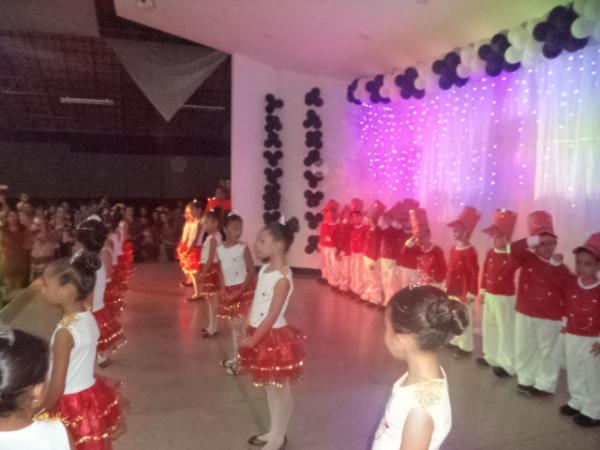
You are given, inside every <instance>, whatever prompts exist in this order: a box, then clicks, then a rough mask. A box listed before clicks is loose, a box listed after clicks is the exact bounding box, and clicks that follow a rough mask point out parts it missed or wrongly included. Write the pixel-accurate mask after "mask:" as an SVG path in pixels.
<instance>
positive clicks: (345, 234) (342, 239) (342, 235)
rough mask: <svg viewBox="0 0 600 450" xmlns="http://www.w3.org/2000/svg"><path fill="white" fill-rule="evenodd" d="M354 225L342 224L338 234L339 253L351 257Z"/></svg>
mask: <svg viewBox="0 0 600 450" xmlns="http://www.w3.org/2000/svg"><path fill="white" fill-rule="evenodd" d="M352 228H354V227H353V226H352V224H349V223H341V224H340V227H339V234H338V241H337V246H338V251H339V252H341V253H345V254H346V255H349V254H350V253H351V252H352Z"/></svg>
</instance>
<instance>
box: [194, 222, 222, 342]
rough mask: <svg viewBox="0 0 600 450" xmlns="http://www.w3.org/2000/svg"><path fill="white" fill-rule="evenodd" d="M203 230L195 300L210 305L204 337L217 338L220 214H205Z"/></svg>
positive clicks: (219, 283) (219, 280)
mask: <svg viewBox="0 0 600 450" xmlns="http://www.w3.org/2000/svg"><path fill="white" fill-rule="evenodd" d="M202 230H203V232H204V234H205V236H206V239H204V243H203V244H202V255H201V264H200V265H201V267H200V271H199V272H198V274H197V280H198V286H199V288H200V295H199V296H198V297H196V298H193V300H198V299H200V298H206V301H207V303H208V326H207V327H206V328H204V329H202V333H203V337H205V338H209V337H212V336H216V334H217V333H218V331H217V297H218V295H219V291H220V287H221V269H220V267H219V258H218V256H217V247H218V246H219V244H220V243H221V232H220V231H219V214H218V213H217V212H215V211H211V212H209V213H206V214H204V217H203V219H202Z"/></svg>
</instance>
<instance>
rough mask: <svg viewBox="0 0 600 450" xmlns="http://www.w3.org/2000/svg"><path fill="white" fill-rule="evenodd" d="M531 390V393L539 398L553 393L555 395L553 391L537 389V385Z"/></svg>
mask: <svg viewBox="0 0 600 450" xmlns="http://www.w3.org/2000/svg"><path fill="white" fill-rule="evenodd" d="M529 392H531V395H532V396H533V397H537V398H545V397H550V396H551V395H554V394H553V393H552V392H548V391H542V390H541V389H537V388H535V387H532V388H531V389H529Z"/></svg>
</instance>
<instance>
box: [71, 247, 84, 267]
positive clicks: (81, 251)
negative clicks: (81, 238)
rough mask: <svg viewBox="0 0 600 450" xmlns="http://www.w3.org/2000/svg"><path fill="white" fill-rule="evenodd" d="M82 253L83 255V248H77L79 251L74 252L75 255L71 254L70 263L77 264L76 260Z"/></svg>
mask: <svg viewBox="0 0 600 450" xmlns="http://www.w3.org/2000/svg"><path fill="white" fill-rule="evenodd" d="M81 255H83V249H81V250H77V251H76V252H75V253H74V254H73V256H71V260H70V261H69V264H71V265H73V264H75V261H77V259H78V258H79V257H80V256H81Z"/></svg>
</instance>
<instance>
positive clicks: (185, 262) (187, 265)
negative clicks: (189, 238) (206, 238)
mask: <svg viewBox="0 0 600 450" xmlns="http://www.w3.org/2000/svg"><path fill="white" fill-rule="evenodd" d="M187 251H188V249H187V246H185V245H181V246H180V247H178V249H177V255H178V257H179V266H180V267H181V270H182V271H183V273H185V274H187V275H191V274H195V273H196V272H198V271H199V270H200V267H201V263H200V255H201V254H202V247H198V246H194V247H192V249H191V251H190V252H189V253H187Z"/></svg>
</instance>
